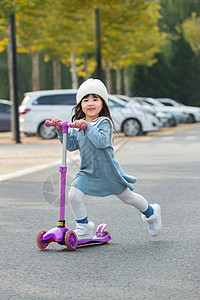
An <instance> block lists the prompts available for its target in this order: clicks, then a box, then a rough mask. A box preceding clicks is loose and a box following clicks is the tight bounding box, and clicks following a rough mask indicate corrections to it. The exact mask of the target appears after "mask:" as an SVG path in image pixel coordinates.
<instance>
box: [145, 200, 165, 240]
mask: <svg viewBox="0 0 200 300" xmlns="http://www.w3.org/2000/svg"><path fill="white" fill-rule="evenodd" d="M151 206H152V207H153V210H154V213H153V215H152V216H150V217H149V218H147V217H146V216H145V215H143V214H142V219H143V220H144V221H145V222H147V224H148V228H149V233H150V235H151V236H156V235H158V233H159V231H160V230H161V227H162V219H161V209H160V205H158V204H151Z"/></svg>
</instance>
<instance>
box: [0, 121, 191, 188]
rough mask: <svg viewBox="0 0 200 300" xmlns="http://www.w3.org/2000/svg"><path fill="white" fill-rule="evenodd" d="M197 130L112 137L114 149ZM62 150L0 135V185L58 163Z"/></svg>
mask: <svg viewBox="0 0 200 300" xmlns="http://www.w3.org/2000/svg"><path fill="white" fill-rule="evenodd" d="M192 126H196V124H184V125H179V126H176V127H172V128H164V129H162V130H161V131H157V132H150V133H148V134H147V135H144V136H140V137H125V136H124V134H122V133H120V134H119V135H115V137H114V138H115V146H116V145H117V144H118V143H120V142H123V141H124V139H127V140H130V139H134V140H136V141H137V140H143V139H146V138H148V137H150V136H160V135H169V134H170V133H171V132H174V131H177V130H184V129H185V128H188V127H192ZM75 156H77V158H78V153H77V152H71V153H68V157H69V158H70V157H75ZM61 159H62V146H61V144H60V142H59V141H58V139H57V138H56V139H52V140H43V139H41V138H40V137H36V136H34V137H26V136H25V135H24V134H21V143H20V144H15V142H14V141H12V135H11V132H5V133H4V132H0V182H1V181H3V180H7V179H9V178H16V177H18V176H21V175H25V174H30V173H32V172H36V171H39V170H42V169H45V168H47V167H50V166H56V165H59V164H60V163H61Z"/></svg>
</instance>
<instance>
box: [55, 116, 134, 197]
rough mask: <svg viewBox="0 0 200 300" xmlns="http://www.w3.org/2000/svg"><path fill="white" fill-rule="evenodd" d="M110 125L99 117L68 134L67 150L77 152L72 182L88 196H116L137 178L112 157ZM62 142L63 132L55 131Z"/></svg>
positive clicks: (107, 120)
mask: <svg viewBox="0 0 200 300" xmlns="http://www.w3.org/2000/svg"><path fill="white" fill-rule="evenodd" d="M112 133H113V127H112V123H111V121H110V119H109V118H106V117H99V118H97V119H96V120H94V121H92V122H91V123H88V124H87V129H86V130H85V131H84V130H77V129H73V130H72V133H71V134H68V138H67V149H68V150H69V151H75V150H77V149H79V151H80V158H81V163H80V170H79V171H78V173H77V174H76V175H75V177H74V178H73V180H72V182H71V185H72V186H74V187H76V188H78V189H79V190H81V191H82V192H83V193H84V194H86V195H90V196H97V197H104V196H108V195H119V194H121V193H123V192H124V190H125V189H126V188H127V187H128V188H130V190H133V189H134V187H133V186H132V185H131V183H135V182H136V181H137V179H136V178H135V177H132V176H128V175H127V174H126V173H125V172H124V171H123V170H122V169H121V167H120V165H119V163H118V161H117V160H116V158H115V157H114V149H113V146H112ZM58 138H59V140H60V141H61V143H62V132H61V131H58Z"/></svg>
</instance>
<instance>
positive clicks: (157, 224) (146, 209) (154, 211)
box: [117, 188, 162, 236]
mask: <svg viewBox="0 0 200 300" xmlns="http://www.w3.org/2000/svg"><path fill="white" fill-rule="evenodd" d="M117 197H118V198H119V199H120V200H122V201H123V202H124V203H126V204H129V205H132V206H134V207H136V208H137V209H139V210H140V212H141V213H142V214H143V215H142V219H143V220H144V221H145V222H147V224H148V229H149V233H150V234H151V236H156V235H157V234H158V233H159V231H160V230H161V227H162V220H161V209H160V206H159V205H158V204H152V205H150V204H149V203H148V202H147V200H146V199H145V198H144V197H143V196H141V195H140V194H137V193H135V192H132V191H131V190H130V189H129V188H126V189H125V191H124V192H123V193H122V194H120V195H117Z"/></svg>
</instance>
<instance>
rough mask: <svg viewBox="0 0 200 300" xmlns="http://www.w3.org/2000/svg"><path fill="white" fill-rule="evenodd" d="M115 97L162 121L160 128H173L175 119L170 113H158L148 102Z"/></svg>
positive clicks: (120, 96) (126, 97)
mask: <svg viewBox="0 0 200 300" xmlns="http://www.w3.org/2000/svg"><path fill="white" fill-rule="evenodd" d="M115 96H116V97H117V98H119V99H121V100H123V101H125V102H126V103H131V104H133V105H134V107H136V108H139V109H142V110H143V112H144V113H147V114H151V115H153V116H154V117H156V118H157V119H158V120H159V121H160V124H159V126H160V128H161V127H168V126H173V119H172V116H171V114H170V113H167V112H161V111H157V110H156V109H155V108H154V107H153V106H152V105H150V104H148V103H146V102H142V101H137V100H136V99H134V98H133V97H128V96H125V95H115Z"/></svg>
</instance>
